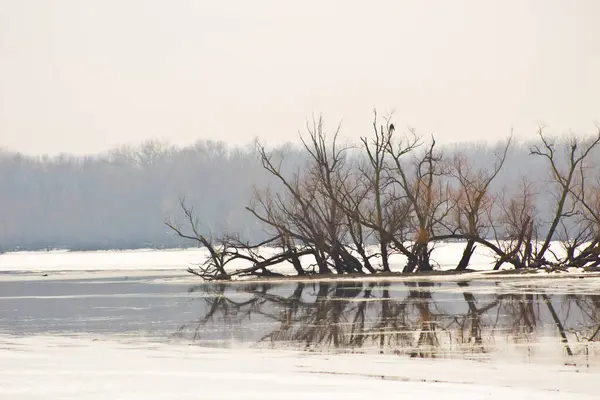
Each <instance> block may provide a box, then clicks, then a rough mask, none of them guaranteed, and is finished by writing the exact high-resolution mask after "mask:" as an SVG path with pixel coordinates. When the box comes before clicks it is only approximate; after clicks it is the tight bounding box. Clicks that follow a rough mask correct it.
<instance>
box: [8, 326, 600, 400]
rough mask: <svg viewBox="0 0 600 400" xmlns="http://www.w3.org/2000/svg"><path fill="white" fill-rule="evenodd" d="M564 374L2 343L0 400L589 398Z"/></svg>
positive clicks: (580, 377) (583, 386)
mask: <svg viewBox="0 0 600 400" xmlns="http://www.w3.org/2000/svg"><path fill="white" fill-rule="evenodd" d="M599 378H600V375H598V374H597V373H591V372H586V371H577V370H573V369H570V368H567V367H555V366H552V367H550V366H548V367H546V366H540V365H523V364H516V365H513V364H498V363H493V364H491V363H489V364H486V363H478V362H469V361H430V360H414V359H406V358H401V357H395V356H379V355H361V354H337V355H331V354H328V355H319V354H311V353H301V352H293V351H281V350H279V351H273V350H261V351H257V350H242V349H235V350H234V349H207V348H199V347H195V346H181V345H157V344H152V345H145V344H140V343H136V344H132V343H129V344H128V343H123V342H117V341H112V340H105V339H101V340H96V341H93V340H91V339H79V338H61V337H29V338H14V337H2V336H0V398H2V399H10V400H38V399H39V400H42V399H43V400H47V399H77V400H93V399H99V400H105V399H141V400H154V399H182V400H183V399H257V400H258V399H260V400H267V399H278V400H279V399H287V400H294V399H327V400H335V399H344V400H352V399H357V400H358V399H360V400H364V399H370V398H374V397H377V398H391V399H397V398H403V397H404V396H410V397H409V398H437V399H461V400H464V399H502V400H505V399H512V400H517V399H527V400H534V399H596V398H597V395H598V388H599V387H600V384H599V383H598V382H599Z"/></svg>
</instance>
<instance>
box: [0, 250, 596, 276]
mask: <svg viewBox="0 0 600 400" xmlns="http://www.w3.org/2000/svg"><path fill="white" fill-rule="evenodd" d="M553 246H554V247H555V248H554V251H555V252H557V253H560V251H561V250H560V249H559V248H558V247H559V245H558V243H556V244H553ZM480 247H481V246H480ZM463 248H464V243H439V244H438V245H437V246H436V248H435V250H434V251H433V256H432V260H433V264H434V266H435V268H436V269H437V270H440V271H442V270H452V269H454V268H455V267H456V264H457V263H458V261H459V260H460V257H461V255H462V251H463ZM263 251H264V252H265V253H266V254H268V253H269V252H272V251H273V250H272V249H269V248H265V249H264V250H263ZM374 251H375V250H374ZM206 257H207V251H206V250H205V249H199V248H190V249H167V250H154V249H141V250H119V251H89V252H75V251H74V252H71V251H61V250H59V251H36V252H8V253H5V254H1V255H0V281H6V280H13V279H18V280H23V279H38V278H39V276H40V275H43V276H44V277H45V278H46V279H47V280H50V279H81V278H84V277H88V278H89V277H110V276H113V277H123V276H127V277H136V276H149V275H151V276H154V277H164V278H169V279H171V281H173V282H175V281H177V280H179V281H181V282H184V283H189V282H194V281H196V282H197V281H198V277H195V276H192V275H190V274H189V273H187V272H186V270H187V268H189V267H192V268H193V267H195V266H197V265H199V264H202V263H203V262H204V261H205V260H206ZM304 261H306V262H309V261H310V260H304ZM304 261H303V262H304ZM372 262H373V263H374V265H375V266H378V265H377V259H376V258H375V259H373V260H372ZM405 263H406V260H405V258H404V257H403V256H401V255H398V254H395V255H392V256H391V257H390V264H391V268H392V270H393V271H398V272H399V271H401V270H402V267H403V266H404V265H405ZM493 263H494V257H493V254H491V253H490V252H489V251H488V250H486V249H482V248H477V249H476V251H475V253H474V255H473V257H472V259H471V264H470V265H469V268H470V269H471V270H474V271H478V272H476V273H475V274H472V275H470V276H463V277H461V278H460V279H479V278H484V277H485V274H487V273H490V272H493V271H492V267H493ZM244 267H248V264H247V263H246V262H245V261H243V260H235V261H233V262H231V263H230V264H228V268H231V269H236V268H244ZM506 268H509V266H506ZM273 270H274V271H276V272H280V273H284V274H288V275H295V272H294V269H293V267H292V266H291V265H290V264H289V263H284V264H280V265H278V266H276V267H274V268H273ZM581 273H582V271H581V270H580V269H576V268H573V269H572V270H571V271H569V273H568V274H566V275H570V276H575V275H577V274H581ZM539 274H540V275H542V277H543V276H546V275H548V274H547V273H546V272H544V271H539ZM553 275H557V274H556V273H554V274H553ZM585 276H600V274H597V273H586V274H585ZM525 278H527V279H530V278H531V276H525ZM374 279H380V278H379V277H375V278H374ZM399 279H404V280H406V279H418V280H423V279H432V278H431V277H426V278H423V276H418V275H415V276H414V277H412V278H411V277H403V278H399ZM433 279H435V280H438V281H441V280H456V279H458V278H457V277H456V276H450V277H444V276H437V277H435V278H433Z"/></svg>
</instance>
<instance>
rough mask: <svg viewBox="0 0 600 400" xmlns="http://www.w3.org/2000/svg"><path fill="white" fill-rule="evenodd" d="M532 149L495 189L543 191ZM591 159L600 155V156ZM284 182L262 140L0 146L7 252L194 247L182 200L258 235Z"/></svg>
mask: <svg viewBox="0 0 600 400" xmlns="http://www.w3.org/2000/svg"><path fill="white" fill-rule="evenodd" d="M561 140H562V139H561ZM565 140H566V139H565ZM530 147H531V143H516V142H515V141H514V140H513V145H512V146H511V147H510V149H509V152H508V154H507V157H506V161H505V165H504V168H503V169H502V170H501V172H500V174H499V176H498V177H497V178H496V179H495V180H494V181H493V190H494V191H515V190H519V182H520V181H521V180H522V178H523V177H524V176H525V177H526V178H527V179H528V180H530V181H532V182H534V183H536V185H537V188H536V190H541V189H543V187H544V184H545V182H548V180H549V173H550V171H548V169H547V167H546V166H545V164H544V162H543V160H541V159H540V158H539V157H530V156H529V153H530ZM440 148H441V150H442V152H443V154H444V156H445V157H447V158H448V159H452V155H453V154H455V153H457V152H461V153H463V154H464V155H466V157H467V158H468V160H469V162H470V163H471V164H472V165H474V166H477V167H492V166H493V164H494V162H495V161H496V160H497V158H496V157H495V155H494V154H495V151H497V150H498V147H497V145H495V144H473V143H467V144H456V145H447V146H441V147H440ZM271 150H272V151H274V152H275V153H277V154H278V155H279V156H278V158H280V159H281V160H283V167H284V169H283V171H285V173H286V174H293V172H294V171H296V170H297V169H298V168H299V167H300V166H302V165H303V164H304V163H305V162H306V161H307V155H306V152H305V150H304V149H303V148H302V146H301V145H295V144H288V145H285V146H281V147H279V148H277V149H271ZM349 154H352V153H349ZM590 159H592V160H600V154H598V152H597V151H596V153H595V154H594V156H593V157H590ZM290 176H291V175H290ZM276 185H280V183H278V180H277V179H275V178H274V177H273V176H272V175H271V174H269V173H268V172H266V171H265V170H264V169H263V166H262V164H261V158H260V155H259V154H258V151H257V149H256V147H255V146H254V144H253V143H250V144H248V145H247V146H243V147H232V146H228V145H226V144H225V143H222V142H214V141H199V142H197V143H196V144H195V145H192V146H187V147H174V146H170V145H168V144H165V143H161V142H157V141H149V142H146V143H143V144H141V145H139V146H137V147H120V148H117V149H114V150H113V151H110V152H108V153H104V154H99V155H97V156H86V157H76V156H71V155H59V156H56V157H47V156H42V157H33V156H28V155H23V154H19V153H14V152H10V151H0V246H1V249H2V250H4V251H8V250H16V249H20V250H37V249H53V248H63V249H71V250H95V249H125V248H146V247H152V248H166V247H176V246H183V245H189V244H190V243H189V242H185V241H183V240H182V239H180V238H178V237H177V236H176V235H174V233H173V232H172V231H171V230H170V229H168V228H167V227H166V226H165V225H164V221H165V219H166V218H169V217H170V216H176V215H178V214H179V213H180V207H179V200H180V198H181V197H185V198H186V203H187V204H189V205H192V206H194V214H195V215H196V216H197V217H198V218H199V220H200V221H201V222H202V226H203V228H204V233H205V234H206V233H207V232H211V233H212V234H214V235H215V236H218V235H222V234H223V233H226V232H235V233H239V234H240V235H241V237H242V238H246V239H252V241H258V240H260V239H261V238H263V237H265V232H263V228H262V227H261V226H260V225H259V224H258V222H257V220H256V219H255V218H254V217H253V216H252V215H251V214H250V212H248V211H247V210H246V209H245V207H246V206H247V205H248V204H249V202H250V201H251V198H252V196H253V188H254V187H257V188H259V189H264V188H267V187H274V186H275V187H276ZM536 199H537V200H536V201H537V202H538V204H537V210H538V212H539V213H540V214H545V213H548V214H550V213H551V212H552V210H551V207H552V205H551V204H552V203H551V202H547V201H545V200H544V197H543V196H538V197H537V198H536Z"/></svg>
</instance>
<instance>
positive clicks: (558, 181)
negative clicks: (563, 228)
mask: <svg viewBox="0 0 600 400" xmlns="http://www.w3.org/2000/svg"><path fill="white" fill-rule="evenodd" d="M538 135H539V137H540V140H541V144H540V145H535V146H533V147H532V148H531V154H532V155H534V156H538V157H542V158H543V159H544V160H545V162H546V165H547V166H548V168H549V170H550V173H551V183H552V185H551V190H552V192H551V195H552V196H553V198H554V200H555V206H554V216H553V218H552V220H551V221H550V226H549V228H548V231H547V233H546V236H545V239H544V241H543V244H542V247H541V248H540V249H539V250H536V256H535V260H536V262H537V263H538V264H544V263H546V260H545V255H546V252H547V251H548V249H549V248H550V243H551V241H552V240H553V238H554V237H555V235H556V232H557V228H558V227H559V225H560V224H561V223H562V222H564V220H565V219H567V218H571V217H573V216H574V215H576V210H575V208H576V201H573V199H571V198H570V195H571V194H573V193H574V191H575V190H576V188H575V186H576V185H577V177H578V174H577V173H578V171H581V168H582V167H583V165H584V163H585V161H586V159H587V157H588V156H589V155H590V153H591V152H592V150H593V149H594V148H595V147H596V146H597V145H598V143H600V129H598V132H597V133H596V134H595V136H594V137H592V138H591V139H589V140H586V141H582V140H580V139H579V138H577V137H571V138H570V139H569V141H568V144H567V146H566V149H565V150H566V151H565V153H566V154H565V156H566V166H565V167H561V164H560V155H559V154H557V151H556V144H555V140H553V139H551V138H549V137H548V136H547V135H545V133H544V132H543V129H541V128H540V129H539V131H538ZM581 184H583V183H581ZM581 193H583V192H581ZM579 197H581V196H579ZM577 199H578V197H577V196H575V200H577ZM580 203H581V202H580Z"/></svg>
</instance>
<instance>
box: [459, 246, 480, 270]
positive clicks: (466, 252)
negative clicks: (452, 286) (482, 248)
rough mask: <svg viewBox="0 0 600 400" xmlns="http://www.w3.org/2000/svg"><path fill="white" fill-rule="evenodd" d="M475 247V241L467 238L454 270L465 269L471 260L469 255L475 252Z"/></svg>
mask: <svg viewBox="0 0 600 400" xmlns="http://www.w3.org/2000/svg"><path fill="white" fill-rule="evenodd" d="M475 248H476V246H475V241H474V240H471V239H469V240H467V246H466V247H465V250H464V251H463V254H462V257H461V259H460V261H459V262H458V265H457V266H456V271H464V270H466V269H467V267H468V266H469V263H470V262H471V257H472V256H473V253H474V252H475Z"/></svg>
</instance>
